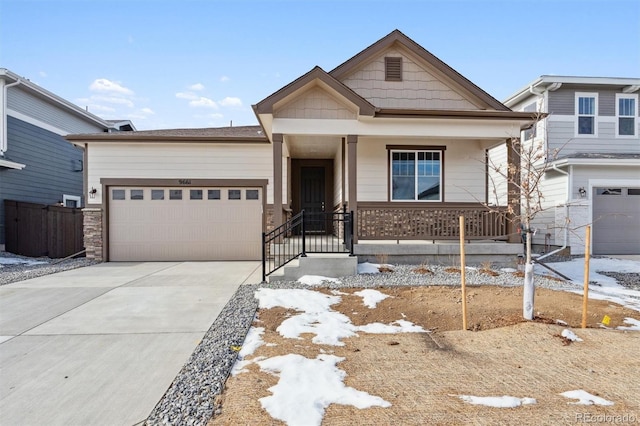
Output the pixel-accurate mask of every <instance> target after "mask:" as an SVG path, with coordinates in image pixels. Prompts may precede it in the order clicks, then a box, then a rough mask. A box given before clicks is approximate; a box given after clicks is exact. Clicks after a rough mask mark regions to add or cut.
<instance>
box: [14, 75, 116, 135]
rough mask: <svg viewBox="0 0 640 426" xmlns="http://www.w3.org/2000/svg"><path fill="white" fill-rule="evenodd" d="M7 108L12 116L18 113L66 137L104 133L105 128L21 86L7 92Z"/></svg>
mask: <svg viewBox="0 0 640 426" xmlns="http://www.w3.org/2000/svg"><path fill="white" fill-rule="evenodd" d="M7 108H8V110H9V115H11V111H15V112H18V113H20V114H23V115H25V116H28V117H31V118H33V119H35V120H38V121H40V122H42V123H45V124H48V125H50V126H53V127H55V128H57V129H60V130H61V131H62V132H64V135H66V134H70V133H95V132H102V131H104V127H101V126H99V125H97V124H95V123H91V122H90V121H87V120H85V119H82V118H80V117H78V116H76V115H74V114H71V113H70V112H69V111H66V110H65V109H64V108H61V107H60V106H58V105H54V104H52V103H49V102H47V101H45V100H44V99H41V98H38V97H36V96H34V95H32V94H30V93H28V92H26V91H25V90H23V89H22V88H21V87H20V85H18V86H14V87H10V88H9V89H8V90H7ZM9 143H11V141H9Z"/></svg>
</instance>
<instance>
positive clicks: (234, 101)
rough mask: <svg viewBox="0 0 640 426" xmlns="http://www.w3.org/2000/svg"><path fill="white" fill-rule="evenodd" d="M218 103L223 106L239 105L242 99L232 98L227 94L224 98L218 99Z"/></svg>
mask: <svg viewBox="0 0 640 426" xmlns="http://www.w3.org/2000/svg"><path fill="white" fill-rule="evenodd" d="M220 105H222V106H225V107H241V106H242V101H241V100H240V98H232V97H229V96H227V97H226V98H224V99H223V100H221V101H220Z"/></svg>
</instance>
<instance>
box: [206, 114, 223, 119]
mask: <svg viewBox="0 0 640 426" xmlns="http://www.w3.org/2000/svg"><path fill="white" fill-rule="evenodd" d="M209 117H211V118H215V119H220V118H224V115H223V114H219V113H215V114H209Z"/></svg>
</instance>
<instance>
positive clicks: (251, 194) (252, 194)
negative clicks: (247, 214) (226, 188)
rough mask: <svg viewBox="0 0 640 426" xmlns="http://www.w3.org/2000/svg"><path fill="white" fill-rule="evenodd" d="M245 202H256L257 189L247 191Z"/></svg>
mask: <svg viewBox="0 0 640 426" xmlns="http://www.w3.org/2000/svg"><path fill="white" fill-rule="evenodd" d="M245 196H246V199H247V200H257V199H259V198H258V190H257V189H247V193H246V195H245Z"/></svg>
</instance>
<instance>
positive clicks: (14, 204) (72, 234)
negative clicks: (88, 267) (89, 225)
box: [4, 200, 84, 259]
mask: <svg viewBox="0 0 640 426" xmlns="http://www.w3.org/2000/svg"><path fill="white" fill-rule="evenodd" d="M4 214H5V250H6V251H8V252H11V253H15V254H20V255H23V256H30V257H40V256H47V257H50V258H52V259H56V258H62V257H67V256H70V255H72V254H74V253H78V252H80V251H82V249H83V248H84V243H83V230H82V217H83V215H82V209H79V208H70V207H60V206H53V205H46V204H34V203H23V202H21V201H12V200H4Z"/></svg>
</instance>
